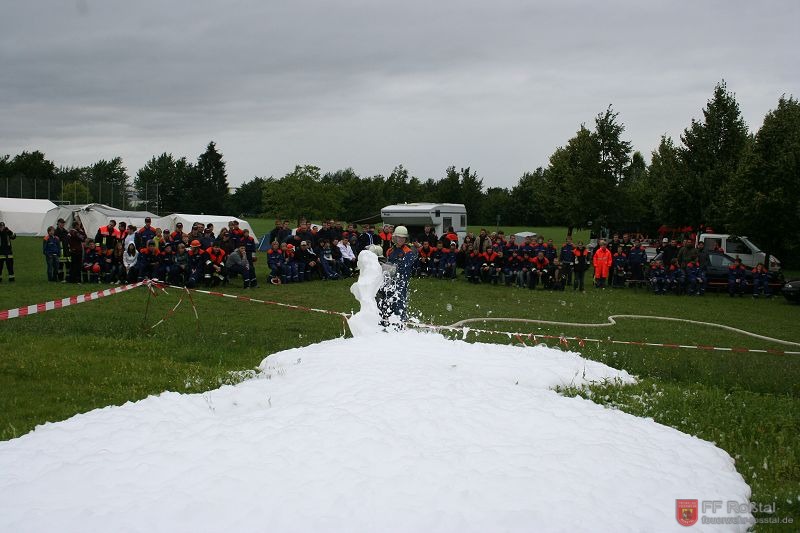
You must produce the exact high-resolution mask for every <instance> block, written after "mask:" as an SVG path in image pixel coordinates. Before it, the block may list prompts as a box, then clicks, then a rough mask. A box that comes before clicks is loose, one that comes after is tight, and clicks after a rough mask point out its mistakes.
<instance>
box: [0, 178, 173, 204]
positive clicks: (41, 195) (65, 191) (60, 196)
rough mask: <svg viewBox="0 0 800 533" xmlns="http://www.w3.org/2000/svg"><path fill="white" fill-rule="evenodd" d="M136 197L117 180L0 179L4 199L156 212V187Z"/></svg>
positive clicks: (132, 191) (130, 188)
mask: <svg viewBox="0 0 800 533" xmlns="http://www.w3.org/2000/svg"><path fill="white" fill-rule="evenodd" d="M147 193H149V194H146V195H145V198H144V199H141V198H138V197H137V195H136V191H135V190H134V189H133V188H132V187H130V186H120V185H119V184H117V183H104V182H88V183H87V182H84V181H79V182H76V181H71V180H62V179H28V178H25V177H19V176H13V177H5V178H0V196H3V197H6V198H35V199H39V200H50V201H51V202H53V203H55V204H59V205H61V204H74V205H82V204H90V203H95V202H96V203H100V204H105V205H109V206H111V207H116V208H117V209H131V210H147V211H150V212H153V213H157V212H158V207H159V205H158V204H159V202H158V188H156V189H155V190H153V191H147Z"/></svg>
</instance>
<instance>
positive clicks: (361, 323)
mask: <svg viewBox="0 0 800 533" xmlns="http://www.w3.org/2000/svg"><path fill="white" fill-rule="evenodd" d="M358 270H359V275H358V281H357V282H355V283H353V284H352V285H351V286H350V292H351V293H353V296H355V297H356V300H358V303H359V304H361V310H360V311H358V312H357V313H355V314H354V315H353V316H351V317H350V318H348V319H347V324H348V325H349V326H350V331H351V332H352V333H353V337H365V336H368V335H375V334H377V333H381V332H382V331H383V328H382V327H381V325H380V321H381V315H380V312H379V311H378V303H377V300H376V299H375V296H376V295H377V294H378V290H379V289H380V288H381V285H382V284H383V270H382V268H381V265H380V263H379V262H378V256H377V255H375V254H374V253H373V252H371V251H370V250H362V251H361V253H359V254H358Z"/></svg>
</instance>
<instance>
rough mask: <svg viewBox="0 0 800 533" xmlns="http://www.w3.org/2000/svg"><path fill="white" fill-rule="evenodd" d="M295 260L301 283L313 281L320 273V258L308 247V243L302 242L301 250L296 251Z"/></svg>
mask: <svg viewBox="0 0 800 533" xmlns="http://www.w3.org/2000/svg"><path fill="white" fill-rule="evenodd" d="M294 258H295V261H297V272H298V276H299V278H300V281H311V279H312V277H313V275H314V274H315V273H317V272H318V271H319V257H317V254H315V253H314V251H313V250H312V249H311V247H310V246H309V245H308V241H301V242H300V249H299V250H295V254H294Z"/></svg>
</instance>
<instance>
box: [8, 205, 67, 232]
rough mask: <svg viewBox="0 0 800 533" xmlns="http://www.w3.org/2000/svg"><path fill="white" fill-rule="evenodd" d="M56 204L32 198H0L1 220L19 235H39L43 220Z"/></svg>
mask: <svg viewBox="0 0 800 533" xmlns="http://www.w3.org/2000/svg"><path fill="white" fill-rule="evenodd" d="M54 207H56V204H54V203H53V202H51V201H50V200H34V199H32V198H0V220H2V221H3V222H5V223H6V226H8V228H9V229H10V230H11V231H13V232H14V233H16V234H17V235H37V233H38V232H39V228H40V227H41V226H42V220H44V217H45V215H46V214H47V212H48V211H49V210H50V209H53V208H54Z"/></svg>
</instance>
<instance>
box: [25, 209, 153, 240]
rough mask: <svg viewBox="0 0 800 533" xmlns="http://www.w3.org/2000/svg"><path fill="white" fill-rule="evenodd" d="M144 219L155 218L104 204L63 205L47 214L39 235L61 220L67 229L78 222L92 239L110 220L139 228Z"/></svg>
mask: <svg viewBox="0 0 800 533" xmlns="http://www.w3.org/2000/svg"><path fill="white" fill-rule="evenodd" d="M146 217H150V218H151V219H152V220H153V221H155V220H156V218H157V217H156V215H154V214H153V213H150V212H148V211H123V210H121V209H116V208H114V207H109V206H107V205H104V204H88V205H63V206H61V207H55V208H54V209H51V210H50V211H48V212H47V215H46V216H45V218H44V221H43V222H42V226H41V230H40V233H39V234H40V235H44V234H45V233H47V227H48V226H55V225H56V223H57V222H58V219H59V218H63V219H64V220H65V221H66V222H67V227H68V228H69V227H70V226H71V225H72V223H73V222H74V221H76V220H77V221H79V222H80V223H81V224H83V230H84V231H85V232H86V235H87V236H89V237H94V236H95V234H96V233H97V230H98V229H99V228H100V227H101V226H105V225H106V224H108V223H109V221H111V220H115V221H116V222H117V224H119V223H120V222H123V221H124V222H125V223H126V224H128V225H131V224H133V225H134V226H136V227H139V228H140V227H142V226H144V219H145V218H146Z"/></svg>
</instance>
